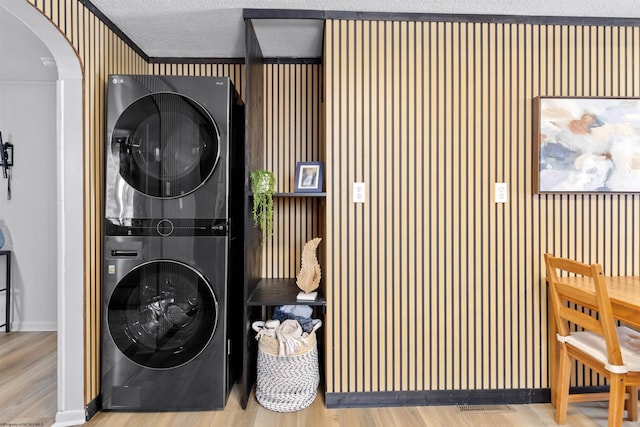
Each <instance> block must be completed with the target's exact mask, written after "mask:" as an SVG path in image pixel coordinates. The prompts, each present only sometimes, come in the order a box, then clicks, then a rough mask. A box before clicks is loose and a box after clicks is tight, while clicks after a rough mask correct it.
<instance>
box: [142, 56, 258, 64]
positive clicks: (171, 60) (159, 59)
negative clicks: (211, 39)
mask: <svg viewBox="0 0 640 427" xmlns="http://www.w3.org/2000/svg"><path fill="white" fill-rule="evenodd" d="M148 62H149V63H150V64H244V63H245V58H195V57H194V58H192V57H186V58H182V57H173V56H168V57H163V56H152V57H150V58H149V61H148Z"/></svg>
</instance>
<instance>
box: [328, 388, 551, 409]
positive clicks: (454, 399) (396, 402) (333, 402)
mask: <svg viewBox="0 0 640 427" xmlns="http://www.w3.org/2000/svg"><path fill="white" fill-rule="evenodd" d="M550 401H551V391H550V389H548V388H530V389H504V390H437V391H398V392H362V393H326V394H325V403H326V406H327V408H358V407H363V408H366V407H384V406H436V405H491V404H526V403H549V402H550Z"/></svg>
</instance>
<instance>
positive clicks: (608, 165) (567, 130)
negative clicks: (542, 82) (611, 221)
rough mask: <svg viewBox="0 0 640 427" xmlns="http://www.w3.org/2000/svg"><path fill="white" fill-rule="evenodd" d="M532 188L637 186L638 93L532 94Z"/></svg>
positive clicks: (626, 189) (623, 189) (625, 189)
mask: <svg viewBox="0 0 640 427" xmlns="http://www.w3.org/2000/svg"><path fill="white" fill-rule="evenodd" d="M534 132H535V135H534V139H533V150H534V152H533V163H534V164H533V174H532V176H533V192H534V193H635V192H640V98H604V97H537V98H535V100H534Z"/></svg>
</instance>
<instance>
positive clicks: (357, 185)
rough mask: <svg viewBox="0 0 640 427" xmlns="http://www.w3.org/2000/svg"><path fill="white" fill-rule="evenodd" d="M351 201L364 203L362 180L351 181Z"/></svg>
mask: <svg viewBox="0 0 640 427" xmlns="http://www.w3.org/2000/svg"><path fill="white" fill-rule="evenodd" d="M353 203H364V182H354V183H353Z"/></svg>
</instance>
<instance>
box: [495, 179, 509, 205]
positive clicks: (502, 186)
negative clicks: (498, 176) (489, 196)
mask: <svg viewBox="0 0 640 427" xmlns="http://www.w3.org/2000/svg"><path fill="white" fill-rule="evenodd" d="M495 189H496V203H507V183H506V182H496V183H495Z"/></svg>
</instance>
